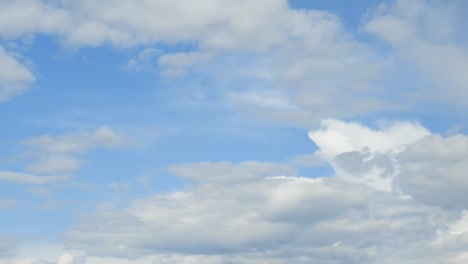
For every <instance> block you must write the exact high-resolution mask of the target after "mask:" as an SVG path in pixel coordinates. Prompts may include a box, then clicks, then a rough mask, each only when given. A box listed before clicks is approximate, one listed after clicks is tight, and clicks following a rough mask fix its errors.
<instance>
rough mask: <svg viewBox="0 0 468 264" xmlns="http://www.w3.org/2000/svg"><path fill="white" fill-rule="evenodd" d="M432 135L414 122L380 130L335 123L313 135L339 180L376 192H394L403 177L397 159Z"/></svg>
mask: <svg viewBox="0 0 468 264" xmlns="http://www.w3.org/2000/svg"><path fill="white" fill-rule="evenodd" d="M428 135H430V132H429V131H428V130H427V129H425V128H424V127H422V126H421V125H419V124H417V123H413V122H390V123H387V124H381V125H380V127H379V128H378V129H371V128H369V127H366V126H364V125H361V124H358V123H353V122H349V123H347V122H343V121H340V120H335V119H327V120H323V121H322V127H321V128H320V129H318V130H315V131H311V132H309V137H310V138H311V139H312V140H313V141H314V142H315V144H316V145H317V147H318V148H319V150H317V152H316V153H315V155H317V156H319V157H321V158H322V159H323V160H325V161H327V162H328V163H329V164H330V165H331V166H332V168H333V169H334V171H335V173H336V176H338V177H341V178H343V179H346V180H350V181H353V182H357V183H361V184H366V185H368V186H370V187H372V188H375V189H378V190H381V191H386V192H393V191H395V188H396V189H398V186H396V179H395V178H396V177H397V174H398V173H399V162H398V161H397V155H398V154H399V153H400V152H402V151H403V150H404V148H405V147H406V146H407V145H409V144H411V143H414V142H416V141H418V140H420V139H421V138H424V137H426V136H428Z"/></svg>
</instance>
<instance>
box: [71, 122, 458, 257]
mask: <svg viewBox="0 0 468 264" xmlns="http://www.w3.org/2000/svg"><path fill="white" fill-rule="evenodd" d="M411 124H412V125H413V126H414V127H415V128H418V125H417V124H414V123H411ZM275 167H278V164H269V163H260V162H245V163H238V164H230V163H223V162H222V163H201V164H189V165H187V164H181V165H174V166H172V167H170V168H169V171H172V172H173V173H176V174H178V175H180V176H182V177H186V178H189V179H191V180H192V181H194V182H195V183H196V184H194V185H192V187H190V188H189V189H187V190H184V191H178V192H170V193H163V194H156V195H153V196H150V197H146V198H142V199H138V200H134V201H131V202H130V203H129V204H128V208H126V209H117V208H110V207H102V208H99V209H98V210H97V211H96V213H95V214H93V215H89V216H87V217H85V218H82V219H81V220H80V221H78V222H77V223H76V224H75V225H74V226H73V228H72V229H71V230H70V231H69V232H68V233H67V235H66V244H67V246H68V247H70V248H76V249H80V250H84V251H86V252H87V253H89V254H90V255H92V256H94V257H92V258H90V259H94V261H95V262H96V263H105V262H99V261H102V260H104V261H106V259H107V258H108V257H113V258H117V259H136V260H134V261H136V262H138V261H142V260H143V259H145V260H147V259H151V260H153V262H155V263H167V264H170V263H195V262H197V261H201V262H203V261H205V260H206V262H207V263H246V264H254V263H264V262H265V261H266V260H268V263H285V262H288V263H311V262H313V263H376V262H379V263H420V262H421V261H424V262H426V263H434V264H435V263H440V262H441V261H443V260H445V259H450V258H456V257H457V256H458V254H460V251H459V250H458V251H457V250H451V249H449V248H448V247H449V245H448V244H444V245H442V246H440V245H436V244H435V241H437V239H439V238H438V237H439V236H440V231H439V230H447V227H448V226H450V225H453V226H454V228H453V229H456V230H460V228H458V227H457V223H458V222H457V221H461V220H460V219H459V218H458V217H459V216H458V215H456V214H455V215H452V214H447V213H446V212H445V211H444V209H441V208H439V207H433V206H431V205H426V204H424V203H420V202H419V201H417V200H416V199H414V200H412V199H401V198H400V196H398V195H395V194H393V193H387V192H382V191H380V190H376V189H375V188H373V187H372V186H371V187H369V186H367V185H364V184H359V183H354V182H351V181H346V180H342V179H340V178H339V177H336V178H316V179H312V178H304V177H298V176H288V175H285V176H278V171H276V170H275ZM278 168H280V169H281V168H282V166H279V167H278ZM283 168H287V167H283ZM287 171H288V170H287V169H286V170H285V172H287ZM242 174H244V175H246V176H245V177H242ZM231 177H235V179H236V180H235V183H236V184H232V182H231V181H230V179H231ZM227 180H229V181H227ZM444 228H445V229H444ZM450 230H452V229H450ZM456 236H459V235H456ZM395 252H398V254H395ZM431 252H434V254H432V253H431ZM438 254H439V255H438ZM382 260H383V261H382ZM107 261H110V260H109V259H107ZM91 263H94V262H91ZM122 263H126V262H125V261H122Z"/></svg>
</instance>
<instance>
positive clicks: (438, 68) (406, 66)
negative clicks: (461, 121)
mask: <svg viewBox="0 0 468 264" xmlns="http://www.w3.org/2000/svg"><path fill="white" fill-rule="evenodd" d="M463 5H464V3H463V1H457V0H454V1H428V0H417V1H412V0H398V1H395V2H394V3H393V4H389V5H387V4H383V5H381V6H380V7H379V8H377V9H376V11H375V12H374V14H373V15H372V16H371V18H370V19H369V20H368V21H367V23H366V24H365V25H364V30H365V31H367V32H369V33H372V34H374V35H375V36H377V37H378V38H380V39H381V40H383V41H384V42H386V43H387V44H388V45H389V46H390V48H391V49H393V50H392V54H393V56H395V55H396V56H395V57H397V58H398V60H399V63H398V67H402V69H403V70H404V71H410V72H413V73H416V74H414V76H418V77H419V83H420V85H421V86H423V87H424V89H420V88H418V87H417V86H418V85H413V87H405V89H407V91H406V92H405V93H407V94H408V95H409V96H408V97H409V98H411V100H412V101H413V102H414V101H416V102H430V103H434V102H437V103H444V104H446V103H449V104H453V103H455V104H457V105H462V106H463V105H466V104H467V103H468V101H467V100H466V98H467V93H466V89H465V87H466V86H467V85H468V78H467V77H466V75H465V74H464V73H463V69H465V68H466V67H467V66H468V50H467V49H466V42H464V41H463V39H462V38H459V37H457V36H464V32H461V31H459V29H461V27H459V26H458V25H460V24H466V22H467V21H466V18H465V16H464V15H462V13H460V12H458V11H457V9H459V8H462V7H463Z"/></svg>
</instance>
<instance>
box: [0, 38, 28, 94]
mask: <svg viewBox="0 0 468 264" xmlns="http://www.w3.org/2000/svg"><path fill="white" fill-rule="evenodd" d="M34 81H35V77H34V76H33V74H32V73H31V72H30V71H29V70H28V69H27V68H26V67H25V66H24V65H22V64H21V63H20V62H18V61H17V60H16V59H15V58H14V57H12V56H11V55H10V54H8V53H7V51H5V49H3V47H1V46H0V102H5V101H8V100H10V99H11V98H13V97H15V96H17V95H20V94H22V93H24V92H26V91H27V90H28V89H29V88H30V86H31V84H32V83H34Z"/></svg>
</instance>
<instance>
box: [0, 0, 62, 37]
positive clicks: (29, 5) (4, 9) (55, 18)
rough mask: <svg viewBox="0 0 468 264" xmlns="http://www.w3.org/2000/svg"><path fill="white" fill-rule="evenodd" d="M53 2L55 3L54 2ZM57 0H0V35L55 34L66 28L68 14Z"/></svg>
mask: <svg viewBox="0 0 468 264" xmlns="http://www.w3.org/2000/svg"><path fill="white" fill-rule="evenodd" d="M54 2H55V3H54ZM56 3H57V1H41V0H10V1H2V2H0V36H2V37H3V38H6V39H9V38H17V37H20V38H21V37H24V36H27V35H31V34H37V33H47V34H56V33H60V32H62V31H64V30H66V29H67V27H68V24H69V19H70V18H69V14H68V12H67V11H65V10H63V9H61V8H60V7H58V6H56V5H55V4H56Z"/></svg>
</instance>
